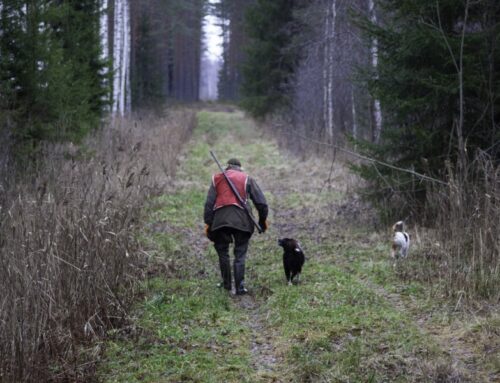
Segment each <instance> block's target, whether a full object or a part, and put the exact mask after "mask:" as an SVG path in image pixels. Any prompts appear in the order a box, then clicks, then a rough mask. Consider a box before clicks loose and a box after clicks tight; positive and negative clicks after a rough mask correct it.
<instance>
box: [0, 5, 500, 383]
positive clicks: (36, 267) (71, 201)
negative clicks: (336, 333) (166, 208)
mask: <svg viewBox="0 0 500 383" xmlns="http://www.w3.org/2000/svg"><path fill="white" fill-rule="evenodd" d="M207 15H210V17H212V18H213V20H216V21H215V23H216V27H217V31H218V32H217V33H218V34H219V36H218V39H217V41H220V44H221V48H222V54H221V56H220V57H218V58H213V57H208V56H207V55H206V50H207V48H208V47H207V44H217V43H216V42H215V43H214V41H212V40H208V39H207V36H206V34H207V23H208V21H207ZM214 87H215V88H216V89H214ZM214 94H217V99H218V104H217V105H219V107H221V108H222V106H221V105H224V106H226V107H228V105H230V107H231V108H238V109H239V110H240V109H241V110H243V111H244V112H245V113H246V114H247V115H248V116H250V117H251V118H253V119H254V120H255V121H257V124H258V125H260V127H261V128H262V129H263V130H265V131H266V134H267V133H269V134H270V135H272V136H274V137H276V138H277V139H278V141H279V142H280V144H281V145H282V146H284V147H285V148H286V150H289V151H290V152H292V153H294V154H296V155H298V156H300V157H301V158H304V159H306V158H310V157H311V156H319V157H320V158H321V159H322V162H323V163H325V164H326V165H325V167H329V166H331V168H332V169H333V167H334V164H335V163H336V162H337V161H342V162H343V163H345V164H346V166H347V167H348V168H349V171H350V172H352V173H353V174H356V175H357V176H359V177H360V182H359V185H358V186H359V187H358V188H357V190H356V193H358V194H359V195H360V196H361V197H362V199H363V201H367V203H369V204H370V206H371V207H373V208H374V209H375V210H376V211H377V218H376V225H375V226H377V228H380V227H384V226H387V225H388V224H389V223H393V222H395V221H396V220H400V219H402V220H405V222H409V223H410V224H412V225H418V226H419V227H422V228H425V229H422V232H424V231H425V233H427V231H428V232H429V233H432V234H428V235H427V234H425V235H423V236H428V241H427V242H426V243H427V244H428V247H425V246H422V248H423V250H422V251H421V254H422V259H423V261H422V262H421V263H419V264H418V267H417V266H415V268H416V269H418V270H419V272H418V273H417V272H416V274H418V276H416V277H415V280H419V281H422V280H425V281H426V283H427V282H431V283H432V281H431V280H430V278H431V277H429V275H434V276H435V275H437V277H436V278H438V279H439V281H440V283H442V284H443V285H444V286H445V287H444V290H443V291H444V293H443V295H446V296H447V297H451V298H453V299H458V301H459V302H460V300H461V299H462V296H465V297H468V298H469V299H472V300H474V299H477V300H484V301H487V302H492V304H496V305H498V291H500V282H499V281H500V230H499V228H498V221H499V218H500V126H499V125H500V2H499V1H498V0H439V1H436V0H352V1H347V0H211V1H209V0H149V1H141V0H58V1H55V0H0V145H1V148H2V149H1V150H0V280H2V281H3V282H0V290H2V291H7V290H8V291H9V293H8V294H5V298H0V310H1V311H0V324H1V326H2V333H1V334H0V353H1V354H0V355H1V358H0V359H1V361H0V381H40V380H39V379H42V380H44V381H45V380H46V381H59V380H60V381H85V378H84V377H86V376H90V375H92V374H93V373H94V372H95V371H90V372H89V371H87V370H86V369H85V368H80V367H81V366H82V365H85V362H82V363H79V362H80V358H81V359H82V360H87V359H88V356H82V355H83V354H85V352H81V348H82V347H83V348H84V346H82V345H86V344H87V343H86V342H87V341H88V338H89V337H90V336H89V335H88V334H89V333H92V336H95V337H98V336H104V334H105V333H106V331H107V330H108V329H111V328H115V327H119V326H123V325H124V323H128V322H127V320H128V319H125V318H126V317H127V315H128V309H127V308H126V307H127V305H131V304H132V302H133V301H134V299H133V298H134V294H135V285H134V282H133V281H135V280H136V279H141V278H143V277H144V273H146V272H144V271H143V270H144V269H143V266H144V263H147V262H145V261H144V259H143V258H141V256H140V254H141V251H143V250H142V249H143V244H141V243H140V240H139V239H138V238H137V237H138V236H139V235H136V234H137V233H138V232H139V231H140V230H139V229H138V227H139V222H141V219H142V216H141V209H142V208H143V206H144V204H145V203H146V201H148V200H149V198H151V197H152V196H157V195H159V194H160V193H161V190H163V189H162V188H165V187H166V186H165V185H167V184H168V183H169V182H171V180H172V179H173V177H174V175H175V172H176V170H175V164H177V161H178V156H179V155H180V154H179V153H180V150H181V148H182V147H183V145H184V144H185V143H186V142H187V141H188V139H189V137H190V135H191V133H192V131H193V129H194V127H195V125H196V118H195V113H196V112H195V109H196V108H200V107H203V105H205V106H206V105H209V106H210V107H214V105H215V102H211V103H207V104H202V103H200V100H206V99H210V98H213V95H214ZM200 105H201V106H200ZM162 127H168V131H164V130H162V129H163V128H162ZM144 148H147V150H148V153H149V154H148V156H149V157H148V158H140V156H139V152H140V151H141V150H146V149H144ZM155 171H156V172H155ZM330 175H331V174H330ZM148 177H149V178H148ZM328 180H330V176H328ZM304 182H307V181H304ZM75 185H79V186H75ZM125 207H126V208H125ZM110 233H111V234H110ZM437 242H439V243H440V245H439V248H438V249H437V248H436V247H433V246H434V245H433V244H434V243H437ZM20 244H22V246H21V247H22V249H23V250H22V251H21V250H19V245H20ZM89 244H91V245H90V246H91V247H89ZM89 249H91V250H89ZM92 249H94V250H92ZM19 253H23V254H24V255H22V256H21V255H19V256H18V254H19ZM38 254H43V256H42V255H40V257H39V258H37V257H36V256H35V255H38ZM108 254H109V259H110V260H109V261H106V260H103V259H104V258H103V257H104V256H105V255H108ZM123 254H127V259H124V258H123ZM129 255H130V257H131V258H130V260H129V259H128V257H129ZM44 257H45V258H44ZM82 270H83V271H82ZM87 270H92V273H90V272H87ZM138 270H139V271H138ZM141 270H142V271H141ZM141 273H143V274H141ZM407 274H408V273H407ZM407 274H405V275H404V276H403V277H402V278H408V279H411V278H412V277H409V276H408V275H407ZM65 275H66V276H68V275H69V277H67V278H66V277H65ZM90 284H91V285H92V286H93V287H92V288H87V287H86V286H88V285H90ZM130 291H133V292H134V293H130ZM122 294H123V296H122ZM457 297H458V298H457ZM457 306H458V303H457ZM5 307H13V308H15V310H13V311H15V312H13V313H11V314H9V313H7V310H5ZM29 318H32V320H31V321H30V320H29ZM4 329H5V331H4ZM86 358H87V359H86ZM73 365H78V366H80V367H75V368H72V367H71V366H73ZM52 370H54V371H55V373H52V372H53V371H52ZM51 371H52V372H51ZM67 371H70V372H68V373H66V372H67ZM61 376H62V378H60V377H61ZM65 379H66V380H65Z"/></svg>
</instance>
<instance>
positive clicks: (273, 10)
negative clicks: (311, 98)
mask: <svg viewBox="0 0 500 383" xmlns="http://www.w3.org/2000/svg"><path fill="white" fill-rule="evenodd" d="M295 3H296V2H295V1H294V0H258V1H257V3H256V4H255V5H254V6H252V7H250V8H249V10H248V12H247V29H248V35H249V38H250V41H249V44H248V49H247V59H246V62H245V64H244V65H243V76H244V79H243V84H242V95H243V99H242V106H243V107H244V108H245V109H246V110H248V111H249V112H250V113H252V114H253V115H254V116H263V115H265V114H267V113H269V112H271V111H272V110H274V109H276V108H279V107H280V106H283V105H286V104H287V101H288V95H287V94H288V91H289V89H288V84H289V82H290V80H291V77H292V74H293V70H294V68H295V62H296V59H297V55H296V52H295V51H294V49H293V48H292V46H291V41H292V38H293V35H294V33H293V20H294V19H293V11H294V8H295Z"/></svg>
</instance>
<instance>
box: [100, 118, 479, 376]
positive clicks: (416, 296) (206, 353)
mask: <svg viewBox="0 0 500 383" xmlns="http://www.w3.org/2000/svg"><path fill="white" fill-rule="evenodd" d="M198 119H199V121H198V128H197V130H196V131H195V133H194V136H193V138H192V140H191V142H190V144H189V145H188V147H187V148H186V150H185V154H184V156H183V157H182V158H181V159H180V167H179V171H178V173H177V182H176V185H175V187H174V188H173V189H172V190H168V191H166V194H165V195H164V196H162V197H160V198H159V199H158V200H157V201H155V204H154V208H152V209H151V211H150V212H149V217H150V223H149V225H148V228H147V229H146V230H145V234H144V235H145V240H146V241H150V242H151V244H152V246H151V247H152V248H155V249H156V251H155V252H154V254H153V257H154V261H153V262H155V264H156V265H157V266H156V269H157V272H156V273H155V275H156V276H155V275H153V276H152V277H151V278H149V279H148V280H147V281H146V282H145V283H144V285H143V287H142V288H143V291H144V299H143V301H142V302H140V303H139V304H138V305H137V307H136V308H135V311H134V312H135V315H136V319H135V320H134V321H133V325H132V326H131V328H130V329H129V331H128V334H123V333H122V332H120V333H117V334H116V336H115V337H114V338H113V340H110V341H109V342H107V343H106V345H105V347H106V358H105V361H104V362H103V363H102V366H101V368H100V372H99V377H100V380H102V381H106V382H307V381H313V382H429V381H442V382H448V381H449V382H451V381H457V382H458V381H483V377H481V375H480V374H479V373H478V374H477V376H476V377H468V376H467V374H466V373H465V372H463V371H461V370H462V368H461V366H460V365H459V364H458V363H457V362H456V361H454V359H453V358H452V357H450V355H449V353H448V352H445V351H443V350H444V349H443V345H442V342H441V341H440V339H439V337H438V336H432V334H431V333H430V332H429V331H427V329H426V324H425V323H423V322H422V323H421V322H419V321H418V318H419V316H418V315H417V313H416V312H412V311H411V310H410V309H408V307H409V306H408V305H406V303H405V302H415V301H418V302H425V292H424V291H423V290H422V288H421V287H420V286H418V285H415V284H408V285H405V286H404V287H401V282H397V283H398V290H397V291H396V290H395V289H393V288H392V287H391V286H393V284H394V283H396V279H395V277H394V271H393V269H392V265H391V263H390V262H389V261H388V259H387V258H388V257H387V250H388V248H387V243H386V242H383V241H381V239H380V238H379V237H378V236H377V235H374V234H372V233H371V229H370V228H369V227H364V226H363V222H364V213H363V209H362V207H361V204H360V203H359V202H358V201H357V200H356V199H353V198H352V197H351V198H348V196H349V195H350V193H349V184H350V182H349V175H348V173H347V171H346V170H345V169H344V168H343V167H342V166H341V165H338V166H337V165H335V166H334V167H333V168H332V169H330V164H325V163H322V162H320V161H319V160H307V161H302V160H300V159H297V158H294V157H291V156H288V155H287V154H284V153H282V152H280V150H279V149H278V147H277V145H276V143H275V142H273V141H272V140H270V139H268V138H266V137H264V136H262V134H261V133H260V132H259V131H258V130H257V129H256V128H255V126H254V125H253V123H252V122H251V121H249V120H248V119H245V118H244V117H243V115H242V114H240V113H238V112H235V113H220V112H208V111H202V112H200V113H199V115H198ZM209 149H214V150H215V152H216V153H217V154H218V156H219V157H220V159H221V160H227V159H228V158H230V157H237V158H239V159H240V160H241V161H242V163H243V166H244V167H245V169H246V170H247V171H248V172H249V173H250V174H251V175H253V176H254V177H255V178H256V179H257V181H258V182H259V184H260V185H261V187H262V189H263V190H264V191H265V194H266V197H267V198H268V202H269V205H270V208H271V213H270V217H269V221H270V230H269V231H268V232H267V233H265V234H263V235H258V234H255V235H254V237H253V238H252V240H251V244H250V250H249V254H248V259H247V273H246V281H247V286H248V288H249V289H250V295H248V296H244V297H234V296H230V295H228V294H227V293H226V292H225V291H223V290H220V289H217V288H216V287H215V285H216V283H217V282H218V281H219V271H218V261H217V256H216V254H215V251H214V250H213V247H212V246H211V245H210V243H209V242H208V240H206V239H205V238H204V237H203V222H202V210H203V203H204V199H205V195H206V191H207V190H208V186H209V182H210V178H211V174H212V173H213V172H215V171H216V170H217V168H216V166H215V165H214V164H213V163H212V161H211V159H210V157H209ZM327 181H329V182H327ZM365 225H366V224H365ZM366 226H368V225H366ZM279 237H295V238H297V239H299V240H300V241H301V244H302V246H303V248H304V251H305V253H306V256H307V258H308V259H307V262H306V265H305V267H304V273H303V280H302V283H301V284H300V285H299V286H287V285H286V283H285V279H284V273H283V269H282V263H281V251H280V250H281V248H279V247H278V246H277V239H278V238H279ZM391 294H392V297H393V298H394V299H391ZM395 300H397V301H398V302H399V303H400V304H396V303H395ZM407 306H408V307H407ZM419 307H420V306H419ZM416 310H417V309H416V308H415V311H416ZM455 378H456V379H455ZM453 379H455V380H453ZM475 379H476V380H475ZM484 381H487V380H484Z"/></svg>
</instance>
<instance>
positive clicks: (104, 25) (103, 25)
mask: <svg viewBox="0 0 500 383" xmlns="http://www.w3.org/2000/svg"><path fill="white" fill-rule="evenodd" d="M107 10H108V0H101V2H100V12H101V15H100V19H99V26H100V32H99V35H100V37H101V58H102V59H103V60H107V59H108V57H109V47H108V13H107ZM105 71H106V72H107V70H106V69H105Z"/></svg>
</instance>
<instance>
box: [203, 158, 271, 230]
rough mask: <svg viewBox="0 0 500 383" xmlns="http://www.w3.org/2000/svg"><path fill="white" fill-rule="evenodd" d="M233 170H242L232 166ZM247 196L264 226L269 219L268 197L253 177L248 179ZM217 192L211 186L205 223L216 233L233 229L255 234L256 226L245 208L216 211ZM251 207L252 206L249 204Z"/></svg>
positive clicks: (233, 207) (236, 207)
mask: <svg viewBox="0 0 500 383" xmlns="http://www.w3.org/2000/svg"><path fill="white" fill-rule="evenodd" d="M231 169H235V170H240V171H241V169H240V168H239V167H235V166H231ZM246 192H247V195H248V197H249V199H250V200H252V202H253V204H254V206H255V208H256V209H257V212H258V214H259V222H260V223H261V226H262V224H263V223H264V221H265V220H266V219H267V214H268V207H267V201H266V197H265V196H264V193H262V191H261V190H260V187H259V185H257V182H255V180H254V179H253V178H252V177H248V183H247V188H246ZM216 198H217V192H216V190H215V187H214V185H213V184H211V185H210V188H209V189H208V193H207V199H206V201H205V211H204V214H203V218H204V221H205V223H206V224H207V225H209V226H210V230H212V231H214V230H217V229H220V228H221V227H232V228H234V229H238V230H241V231H246V232H250V233H253V231H254V224H253V223H252V221H251V220H250V218H249V217H248V215H247V213H246V212H245V210H244V209H243V208H240V207H238V206H234V205H229V206H224V207H221V208H219V209H217V210H215V211H214V206H215V199H216ZM247 206H248V207H250V204H247Z"/></svg>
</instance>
